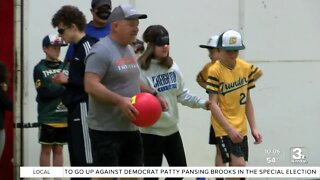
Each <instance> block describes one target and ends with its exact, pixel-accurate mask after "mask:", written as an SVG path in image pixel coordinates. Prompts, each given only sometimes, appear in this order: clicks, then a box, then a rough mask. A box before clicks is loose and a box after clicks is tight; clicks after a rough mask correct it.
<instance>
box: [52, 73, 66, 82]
mask: <svg viewBox="0 0 320 180" xmlns="http://www.w3.org/2000/svg"><path fill="white" fill-rule="evenodd" d="M51 80H52V82H53V83H56V84H67V83H68V76H66V75H65V74H64V73H63V72H60V73H57V74H55V75H53V76H52V79H51Z"/></svg>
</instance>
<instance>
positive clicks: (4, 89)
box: [0, 83, 8, 92]
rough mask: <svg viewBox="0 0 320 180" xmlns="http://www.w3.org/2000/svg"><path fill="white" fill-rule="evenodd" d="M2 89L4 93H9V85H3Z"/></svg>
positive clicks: (1, 85) (0, 85)
mask: <svg viewBox="0 0 320 180" xmlns="http://www.w3.org/2000/svg"><path fill="white" fill-rule="evenodd" d="M0 87H1V89H2V91H4V92H7V91H8V85H7V83H1V84H0Z"/></svg>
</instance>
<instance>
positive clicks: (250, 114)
mask: <svg viewBox="0 0 320 180" xmlns="http://www.w3.org/2000/svg"><path fill="white" fill-rule="evenodd" d="M246 116H247V119H248V122H249V126H250V129H251V134H252V136H253V138H254V139H255V142H254V143H255V144H260V143H261V142H262V136H261V134H260V133H259V131H258V129H257V126H256V120H255V116H254V108H253V104H252V101H251V97H250V91H248V94H247V102H246Z"/></svg>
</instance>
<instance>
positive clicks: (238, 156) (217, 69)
mask: <svg viewBox="0 0 320 180" xmlns="http://www.w3.org/2000/svg"><path fill="white" fill-rule="evenodd" d="M218 48H219V49H220V53H221V54H220V55H221V58H220V60H219V61H217V62H216V63H215V64H214V65H212V66H211V67H210V68H209V74H208V80H207V83H208V85H207V93H208V94H209V99H210V102H211V107H210V109H211V112H212V115H213V117H212V120H211V122H212V125H213V128H214V130H215V133H216V140H217V145H218V146H219V148H220V151H221V157H222V160H223V162H224V163H228V162H229V165H230V166H245V164H246V163H245V161H247V160H248V141H247V126H246V119H248V122H249V125H250V129H251V134H252V136H253V137H254V139H255V144H260V143H261V142H262V136H261V134H260V133H259V131H258V129H257V127H256V123H255V117H254V109H253V105H252V101H251V98H250V91H249V90H250V89H252V88H254V87H255V80H256V79H257V78H259V77H260V76H261V75H262V72H261V70H260V69H259V68H257V67H255V66H254V65H250V64H249V63H247V62H246V61H244V60H242V59H240V58H238V55H239V50H242V49H244V48H245V47H244V45H243V43H242V38H241V35H240V34H239V33H238V32H236V31H234V30H228V31H226V32H224V33H222V34H221V35H220V36H219V39H218Z"/></svg>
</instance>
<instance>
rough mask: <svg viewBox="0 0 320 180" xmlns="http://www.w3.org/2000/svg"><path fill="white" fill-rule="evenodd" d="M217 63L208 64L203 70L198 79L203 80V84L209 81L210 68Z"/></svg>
mask: <svg viewBox="0 0 320 180" xmlns="http://www.w3.org/2000/svg"><path fill="white" fill-rule="evenodd" d="M214 63H215V61H214V62H209V63H207V64H206V65H205V66H204V67H203V68H202V70H201V71H200V72H199V74H198V77H197V79H198V80H201V81H203V82H206V81H207V79H208V72H209V68H210V67H211V66H212V65H213V64H214Z"/></svg>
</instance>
